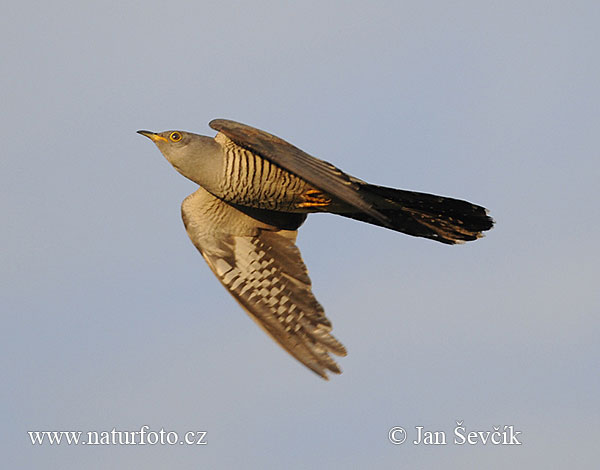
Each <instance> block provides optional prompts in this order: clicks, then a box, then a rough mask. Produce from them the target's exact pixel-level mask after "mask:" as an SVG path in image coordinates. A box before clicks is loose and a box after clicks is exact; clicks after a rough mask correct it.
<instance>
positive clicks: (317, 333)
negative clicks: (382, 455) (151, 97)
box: [138, 119, 493, 379]
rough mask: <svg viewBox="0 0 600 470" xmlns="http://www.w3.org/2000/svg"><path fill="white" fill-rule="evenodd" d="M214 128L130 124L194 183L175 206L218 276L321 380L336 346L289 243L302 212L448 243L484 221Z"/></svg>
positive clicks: (465, 207)
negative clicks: (208, 131)
mask: <svg viewBox="0 0 600 470" xmlns="http://www.w3.org/2000/svg"><path fill="white" fill-rule="evenodd" d="M210 127H212V128H213V129H214V130H216V131H217V134H216V136H215V137H214V138H213V137H207V136H202V135H197V134H193V133H190V132H185V131H180V130H171V131H165V132H159V133H155V132H150V131H138V133H139V134H142V135H144V136H146V137H149V138H150V139H151V140H152V141H153V142H154V143H155V144H156V146H157V147H158V148H159V150H160V151H161V152H162V154H163V155H164V156H165V157H166V159H167V160H168V161H169V162H170V163H171V164H172V165H173V166H174V167H175V169H176V170H177V171H178V172H179V173H181V174H182V175H183V176H185V177H186V178H188V179H190V180H191V181H193V182H194V183H196V184H198V185H199V186H200V187H199V188H198V190H197V191H196V192H194V193H193V194H191V195H189V196H188V197H187V198H185V200H184V201H183V203H182V205H181V214H182V218H183V222H184V225H185V229H186V231H187V233H188V235H189V237H190V239H191V241H192V243H193V244H194V245H195V246H196V248H197V249H198V251H200V253H201V254H202V256H203V257H204V259H205V260H206V262H207V263H208V265H209V267H210V269H211V270H212V271H213V272H214V274H215V275H216V276H217V278H218V279H219V281H220V282H221V283H222V284H223V285H224V286H225V288H226V289H227V290H228V291H229V292H230V293H231V294H232V295H233V297H234V298H235V299H236V300H237V301H238V302H239V304H240V305H241V306H242V307H243V308H244V310H246V312H247V313H248V314H249V315H250V317H251V318H252V319H253V320H255V321H256V322H257V323H258V325H260V326H261V327H262V328H263V329H264V330H265V331H266V332H267V333H268V334H269V335H270V336H271V337H272V338H273V339H274V340H275V341H276V342H277V343H279V344H280V345H281V346H282V347H283V348H284V349H285V350H286V351H287V352H289V353H290V354H291V355H292V356H293V357H295V358H296V359H297V360H298V361H300V362H301V363H302V364H304V365H305V366H307V367H308V368H309V369H311V370H312V371H314V372H315V373H316V374H318V375H320V376H321V377H323V378H325V379H327V378H328V377H327V372H328V371H329V372H333V373H338V374H339V373H340V372H341V370H340V368H339V366H338V365H337V363H336V362H335V360H334V359H333V358H332V356H331V355H332V354H334V355H337V356H345V355H346V349H345V348H344V346H343V345H342V344H341V343H340V342H339V341H338V340H337V339H336V338H335V337H334V336H333V335H332V334H331V329H332V326H331V322H330V321H329V319H328V318H327V317H326V316H325V312H324V310H323V307H322V306H321V304H320V303H319V302H318V301H317V299H316V298H315V296H314V295H313V293H312V290H311V281H310V279H309V277H308V271H307V268H306V266H305V265H304V262H303V261H302V257H301V256H300V251H299V250H298V248H297V246H296V244H295V241H296V234H297V230H298V228H299V227H300V226H301V225H302V223H303V222H304V220H305V219H306V217H307V215H308V214H309V213H314V212H328V213H333V214H338V215H341V216H344V217H349V218H352V219H356V220H360V221H363V222H368V223H371V224H375V225H379V226H382V227H385V228H388V229H391V230H395V231H398V232H402V233H405V234H408V235H413V236H416V237H425V238H429V239H431V240H435V241H438V242H441V243H446V244H449V245H452V244H456V243H463V242H466V241H471V240H475V239H477V238H480V237H481V236H483V232H485V231H486V230H489V229H490V228H491V227H492V225H493V220H492V219H491V218H490V217H489V216H488V214H487V210H486V209H485V208H483V207H481V206H477V205H475V204H472V203H470V202H467V201H462V200H458V199H452V198H448V197H443V196H435V195H432V194H425V193H419V192H414V191H405V190H401V189H393V188H387V187H383V186H376V185H373V184H369V183H367V182H365V181H362V180H360V179H358V178H355V177H354V176H351V175H349V174H347V173H344V172H343V171H342V170H340V169H339V168H337V167H335V166H334V165H332V164H331V163H328V162H326V161H323V160H320V159H318V158H315V157H313V156H311V155H309V154H307V153H306V152H304V151H302V150H300V149H299V148H297V147H295V146H294V145H292V144H290V143H288V142H286V141H285V140H283V139H281V138H279V137H276V136H274V135H272V134H269V133H267V132H265V131H262V130H259V129H256V128H253V127H250V126H247V125H245V124H241V123H238V122H234V121H229V120H225V119H215V120H213V121H211V122H210Z"/></svg>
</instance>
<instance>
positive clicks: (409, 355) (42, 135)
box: [0, 1, 600, 469]
mask: <svg viewBox="0 0 600 470" xmlns="http://www.w3.org/2000/svg"><path fill="white" fill-rule="evenodd" d="M598 24H600V7H599V6H598V3H597V2H591V1H590V2H583V1H582V2H578V1H575V2H568V3H567V2H537V1H531V2H512V1H506V2H384V1H379V2H371V3H368V4H367V3H365V2H353V1H349V2H327V1H325V2H323V1H319V2H316V1H315V2H311V1H305V2H275V1H272V2H268V1H262V2H252V3H251V2H228V1H219V2H177V1H172V2H168V3H161V2H153V1H144V2H81V4H80V3H76V2H60V1H58V2H46V3H43V2H27V1H26V2H12V3H8V4H6V5H4V6H3V12H2V17H1V18H0V50H1V56H2V69H3V71H2V74H1V76H0V80H1V86H0V99H1V101H2V103H3V104H2V113H1V114H0V124H1V129H2V134H3V135H2V158H1V159H0V165H1V171H0V191H1V195H2V197H1V198H0V210H1V214H2V220H3V223H2V229H1V230H0V237H1V241H2V250H0V256H1V259H0V266H2V269H1V271H0V296H1V310H2V328H1V332H0V348H1V349H0V352H1V354H0V362H1V364H2V376H3V380H2V382H3V387H1V389H0V411H1V416H2V419H1V423H2V424H1V427H2V431H1V438H0V442H1V444H0V446H1V447H2V449H3V450H2V455H3V458H2V459H3V460H4V462H5V466H6V468H41V467H44V468H61V469H71V468H73V469H75V468H88V469H96V468H98V469H101V468H149V469H154V468H157V469H158V468H204V467H206V468H231V467H233V466H234V465H235V466H238V467H240V466H243V467H244V468H342V467H354V468H365V467H367V466H368V467H370V468H373V467H375V468H377V467H383V466H384V465H385V466H388V467H389V466H397V467H399V466H405V467H407V468H442V467H443V468H470V467H474V466H476V467H478V468H490V469H494V468H498V469H500V468H506V467H508V466H510V467H513V468H533V467H535V468H542V467H546V466H549V467H552V468H565V467H570V468H597V462H596V460H597V457H596V456H597V445H596V444H597V442H599V441H600V433H599V430H598V429H599V428H598V423H599V422H600V405H599V401H598V394H599V388H600V387H599V386H600V376H599V371H600V370H599V356H600V341H599V331H600V320H599V316H598V312H599V311H600V295H599V289H598V279H599V276H600V272H599V271H600V270H599V268H598V261H599V258H598V248H597V242H598V240H599V238H600V217H599V216H600V213H599V212H600V211H599V209H598V196H599V193H598V180H599V177H600V163H599V162H600V159H599V152H598V148H599V146H598V135H599V130H600V112H599V110H600V91H599V87H598V84H599V83H600V66H599V60H598V58H599V57H600V47H599V45H600V43H599V42H598ZM216 117H223V118H230V119H235V120H239V121H242V122H246V123H248V124H252V125H255V126H257V127H260V128H263V129H265V130H268V131H270V132H272V133H275V134H277V135H280V136H281V137H283V138H285V139H287V140H289V141H291V142H293V143H295V144H296V145H298V146H300V147H301V148H303V149H304V150H306V151H308V152H309V153H312V154H313V155H315V156H318V157H320V158H323V159H326V160H329V161H332V162H334V163H335V164H336V165H338V166H339V167H341V168H343V169H344V170H346V171H347V172H349V173H351V174H354V175H356V176H359V177H360V178H362V179H365V180H367V181H370V182H373V183H377V184H382V185H388V186H394V187H400V188H405V189H413V190H419V191H426V192H432V193H437V194H443V195H449V196H454V197H459V198H464V199H468V200H470V201H473V202H476V203H479V204H482V205H485V206H486V207H488V208H489V209H490V210H491V214H492V215H493V217H494V218H495V219H496V221H497V226H496V227H495V228H494V230H493V231H491V232H490V233H489V235H488V236H487V237H486V238H484V239H483V240H480V241H478V242H476V243H471V244H467V245H464V246H458V247H448V246H444V245H441V244H436V243H434V242H431V241H427V240H421V239H415V238H409V237H406V236H403V235H400V234H397V233H394V232H391V231H386V230H384V229H381V228H377V227H373V226H368V225H366V224H360V223H357V222H353V221H350V220H344V219H342V218H341V217H335V216H324V215H316V216H312V217H310V218H309V219H308V221H307V223H306V224H305V226H304V227H303V229H302V231H301V232H300V235H299V242H298V243H299V246H300V248H301V250H302V252H303V256H304V259H305V261H306V263H307V265H308V267H309V269H310V274H311V277H312V279H313V283H314V290H315V293H316V295H317V297H318V298H319V300H320V301H321V302H322V304H323V305H324V306H325V308H326V311H327V313H328V316H329V318H330V319H331V320H332V321H333V324H334V333H335V335H336V336H337V337H338V338H339V339H340V340H341V341H342V342H343V343H344V344H345V345H346V347H347V348H348V350H349V355H348V357H346V358H342V359H341V360H340V364H341V366H342V368H343V369H344V373H343V374H342V375H341V376H336V377H333V378H332V380H331V381H330V382H324V381H322V380H320V379H318V378H317V377H316V376H314V375H313V374H311V373H310V372H309V371H307V370H305V369H304V368H303V367H302V366H301V365H299V364H297V363H296V362H295V361H294V360H293V359H292V358H291V357H289V356H288V355H287V354H286V353H284V352H283V351H282V350H281V349H280V348H279V347H278V346H277V345H275V343H273V342H272V341H271V340H270V339H269V338H268V337H266V336H265V334H264V333H263V332H262V331H261V330H260V329H259V328H257V327H256V326H255V325H254V323H253V322H252V321H250V320H249V319H248V318H247V317H246V315H245V314H244V313H243V311H242V310H241V309H240V308H239V307H238V305H237V304H236V303H235V301H234V300H233V299H232V298H231V297H230V296H229V295H228V294H227V293H226V292H225V290H224V289H223V288H222V287H221V286H220V285H219V284H218V281H217V280H216V279H215V278H214V276H213V275H212V273H211V272H210V271H209V269H208V267H207V266H206V264H205V263H204V261H203V260H202V258H201V257H200V255H199V254H198V253H197V252H196V250H195V248H194V247H193V246H192V244H191V243H190V242H189V240H188V238H187V235H186V233H185V231H184V229H183V224H182V222H181V219H180V213H179V205H180V203H181V201H182V200H183V198H184V197H185V196H187V195H188V194H189V193H191V192H192V191H194V185H193V184H192V183H190V182H189V181H187V180H185V179H184V178H182V177H181V176H180V175H178V174H177V173H176V172H175V171H174V170H173V169H172V168H171V167H170V165H169V164H168V162H167V161H166V160H165V159H164V158H163V157H162V156H161V155H160V153H159V152H158V150H157V149H156V148H154V146H153V145H152V144H151V143H150V142H148V141H147V140H146V139H144V138H143V137H141V136H139V135H137V134H136V133H135V131H136V130H138V129H146V128H148V129H153V130H164V129H173V128H181V129H185V130H190V131H195V132H199V133H211V134H210V135H212V131H210V129H209V128H208V125H207V123H208V122H209V121H210V120H211V119H212V118H216ZM456 420H464V422H465V426H466V427H467V428H468V429H469V430H492V428H493V426H498V425H507V424H512V425H514V426H515V427H516V429H517V430H520V431H522V435H521V437H522V441H523V445H522V446H518V447H517V446H513V447H510V446H491V445H486V446H484V445H476V446H455V445H452V444H449V445H447V446H440V447H433V446H430V447H427V446H415V445H412V444H410V443H409V442H406V443H404V444H403V445H400V446H394V445H392V444H391V443H390V442H389V441H388V438H387V435H388V431H389V429H390V428H391V427H393V426H403V427H405V428H406V429H407V430H408V431H409V439H410V438H412V437H414V433H415V431H414V428H415V426H425V427H426V428H428V429H431V430H444V431H446V432H447V433H448V434H449V435H451V434H452V430H453V428H454V426H455V423H456ZM142 425H148V426H150V428H151V429H152V430H160V428H164V429H165V430H172V431H177V432H180V433H184V432H185V431H188V430H205V431H208V442H209V444H208V445H207V446H178V445H176V446H160V445H156V446H121V447H119V446H94V447H91V446H87V447H86V446H66V445H62V446H49V445H46V446H35V447H34V446H32V445H31V444H30V443H29V438H28V436H27V433H26V431H29V430H82V431H103V430H111V429H112V428H117V429H119V430H138V429H139V428H140V427H141V426H142ZM594 462H596V463H594Z"/></svg>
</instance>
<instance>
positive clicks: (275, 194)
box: [215, 133, 318, 212]
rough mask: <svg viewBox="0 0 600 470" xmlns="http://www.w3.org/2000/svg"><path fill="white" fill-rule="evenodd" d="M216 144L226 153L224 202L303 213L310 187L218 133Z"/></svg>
mask: <svg viewBox="0 0 600 470" xmlns="http://www.w3.org/2000/svg"><path fill="white" fill-rule="evenodd" d="M215 140H216V141H217V142H218V143H219V144H221V146H222V147H223V149H224V158H225V164H224V165H223V174H222V177H221V179H220V181H221V184H222V187H221V190H222V198H223V199H224V200H226V201H228V202H232V203H235V204H241V205H245V206H251V207H257V208H260V209H268V210H278V211H289V212H297V211H303V207H306V206H305V203H306V200H307V199H306V198H307V194H308V195H309V196H310V195H311V194H314V193H316V192H318V191H316V190H315V189H314V188H313V187H312V186H311V185H310V184H308V183H307V182H306V181H304V180H303V179H301V178H299V177H297V176H296V175H294V174H292V173H290V172H288V171H286V170H284V169H283V168H281V167H279V166H277V165H275V164H273V163H271V162H270V161H268V160H266V159H264V158H262V157H260V156H259V155H256V154H254V153H252V152H251V151H249V150H246V149H245V148H243V147H240V146H239V145H237V144H236V143H235V142H233V141H232V140H230V139H229V138H228V137H226V136H225V135H223V134H221V133H218V134H217V135H216V137H215Z"/></svg>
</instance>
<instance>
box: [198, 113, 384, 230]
mask: <svg viewBox="0 0 600 470" xmlns="http://www.w3.org/2000/svg"><path fill="white" fill-rule="evenodd" d="M209 126H210V127H212V128H213V129H215V130H216V131H219V132H221V133H223V134H224V135H226V136H227V137H228V138H229V139H230V140H232V141H233V142H235V143H236V144H237V145H239V146H240V147H243V148H245V149H247V150H250V151H251V152H253V153H255V154H257V155H260V156H261V157H263V158H265V159H267V160H269V161H270V162H272V163H275V164H276V165H279V166H280V167H282V168H284V169H285V170H287V171H289V172H291V173H294V174H295V175H296V176H299V177H300V178H302V179H304V180H306V181H308V182H309V183H310V184H311V185H313V186H315V187H316V188H318V189H320V190H321V191H324V192H326V193H328V194H330V195H332V196H334V197H336V198H338V199H339V200H340V201H343V202H346V203H347V204H350V205H351V206H354V207H355V208H357V209H359V210H361V211H363V212H364V213H366V214H369V215H370V216H372V217H374V218H375V219H377V220H378V221H380V222H381V223H382V224H383V225H384V226H385V227H388V228H391V222H390V220H389V218H388V217H387V216H386V215H384V214H383V213H381V212H380V211H379V210H377V209H375V207H374V206H373V204H372V202H370V201H368V200H367V199H366V198H365V194H364V192H363V193H361V192H360V191H359V188H360V183H359V182H358V180H356V179H355V178H353V177H352V176H350V175H348V174H346V173H344V172H343V171H342V170H340V169H339V168H337V167H335V166H334V165H332V164H331V163H329V162H326V161H324V160H320V159H318V158H315V157H313V156H312V155H309V154H308V153H306V152H304V151H303V150H300V149H299V148H298V147H295V146H294V145H292V144H290V143H289V142H286V141H285V140H283V139H281V138H279V137H277V136H274V135H272V134H269V133H268V132H265V131H262V130H260V129H256V128H254V127H251V126H248V125H246V124H242V123H239V122H235V121H230V120H227V119H214V120H212V121H211V122H210V123H209Z"/></svg>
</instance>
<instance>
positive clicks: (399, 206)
mask: <svg viewBox="0 0 600 470" xmlns="http://www.w3.org/2000/svg"><path fill="white" fill-rule="evenodd" d="M360 190H361V192H363V193H364V195H365V196H366V197H367V198H368V199H369V200H370V201H371V202H372V203H373V205H374V207H375V208H376V209H377V210H378V211H380V212H381V213H383V214H384V215H385V216H386V217H388V218H389V220H390V222H391V227H388V228H391V229H392V230H396V231H398V232H403V233H406V234H408V235H412V236H415V237H424V238H429V239H431V240H435V241H438V242H441V243H446V244H449V245H453V244H455V243H464V242H467V241H472V240H476V239H478V238H481V237H482V236H483V232H485V231H486V230H489V229H491V228H492V226H493V225H494V221H493V219H492V218H491V217H490V216H488V215H487V210H486V209H485V208H484V207H481V206H477V205H475V204H471V203H470V202H467V201H461V200H459V199H452V198H449V197H443V196H435V195H433V194H426V193H418V192H414V191H405V190H402V189H393V188H386V187H384V186H375V185H372V184H364V185H362V186H361V189H360ZM340 215H343V216H345V217H350V218H352V219H356V220H361V221H363V222H368V223H371V224H375V225H380V226H383V224H382V223H381V222H380V221H378V220H377V219H375V218H373V217H371V216H369V215H367V214H364V213H362V212H350V213H346V212H344V213H340Z"/></svg>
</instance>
